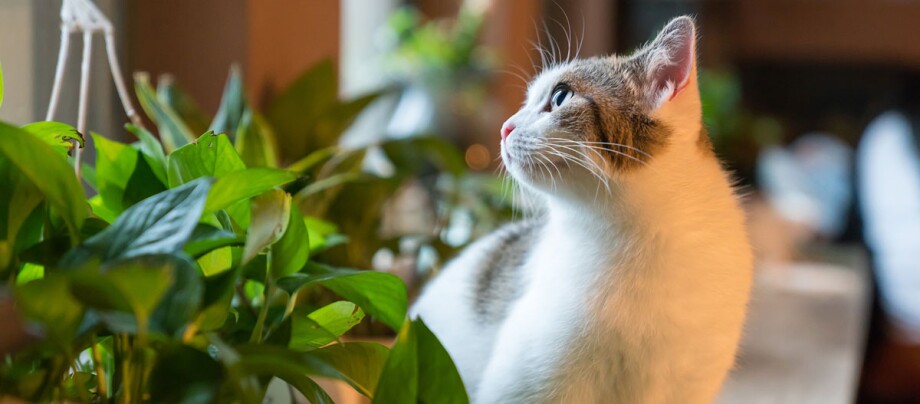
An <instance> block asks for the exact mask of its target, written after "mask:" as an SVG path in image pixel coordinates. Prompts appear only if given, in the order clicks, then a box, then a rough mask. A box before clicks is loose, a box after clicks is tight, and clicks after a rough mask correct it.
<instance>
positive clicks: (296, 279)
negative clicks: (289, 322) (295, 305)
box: [278, 263, 407, 330]
mask: <svg viewBox="0 0 920 404" xmlns="http://www.w3.org/2000/svg"><path fill="white" fill-rule="evenodd" d="M307 268H308V271H309V273H297V274H294V275H291V276H286V277H283V278H281V279H279V280H278V286H279V287H281V288H282V289H284V290H286V291H288V293H293V292H294V291H296V290H298V289H300V288H302V287H304V286H306V285H309V284H320V285H322V286H324V287H326V288H328V289H330V290H332V291H333V292H335V293H336V294H338V295H339V296H342V297H343V298H345V299H347V300H349V301H351V302H354V303H355V304H357V305H358V306H360V307H361V308H362V309H364V311H365V312H366V313H367V314H370V315H372V316H374V317H376V318H377V319H379V320H380V321H382V322H383V323H384V324H386V325H388V326H390V327H392V328H393V329H394V330H395V329H399V327H400V325H401V324H402V323H403V320H404V319H405V318H406V307H407V299H406V285H405V284H404V283H403V281H402V280H401V279H399V277H397V276H395V275H391V274H387V273H383V272H374V271H359V270H354V269H333V268H330V267H327V266H324V265H319V264H315V263H309V264H307Z"/></svg>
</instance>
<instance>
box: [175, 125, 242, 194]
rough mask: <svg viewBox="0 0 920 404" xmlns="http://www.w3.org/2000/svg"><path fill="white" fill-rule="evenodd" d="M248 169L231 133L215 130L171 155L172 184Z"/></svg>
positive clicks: (176, 184)
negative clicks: (229, 137) (216, 132)
mask: <svg viewBox="0 0 920 404" xmlns="http://www.w3.org/2000/svg"><path fill="white" fill-rule="evenodd" d="M245 168H246V165H245V164H243V160H241V159H240V156H239V155H238V154H237V153H236V150H235V149H234V148H233V145H232V144H231V143H230V140H229V139H227V136H226V135H215V134H213V133H206V134H204V135H201V137H200V138H198V140H197V141H195V142H194V143H190V144H188V145H185V146H183V147H182V148H180V149H178V150H176V151H174V152H173V153H172V154H170V155H169V157H168V158H167V174H168V177H169V186H170V187H175V186H178V185H181V184H184V183H186V182H189V181H191V180H194V179H195V178H199V177H204V176H214V177H220V176H223V175H225V174H229V173H231V172H234V171H239V170H243V169H245Z"/></svg>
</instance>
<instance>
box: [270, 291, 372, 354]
mask: <svg viewBox="0 0 920 404" xmlns="http://www.w3.org/2000/svg"><path fill="white" fill-rule="evenodd" d="M363 319H364V312H363V311H361V309H360V308H358V306H357V305H355V304H354V303H352V302H346V301H338V302H334V303H330V304H328V305H326V306H324V307H321V308H319V309H317V310H315V311H313V312H312V313H309V314H305V313H303V312H300V311H298V310H295V311H294V313H293V314H292V320H293V321H292V324H291V326H292V330H291V341H290V343H289V345H288V346H289V347H290V348H291V349H294V350H298V351H307V350H313V349H316V348H319V347H322V346H324V345H326V344H329V343H330V342H334V341H335V340H337V339H338V338H339V337H341V336H342V335H344V334H345V333H346V332H348V330H350V329H351V328H352V327H354V326H356V325H358V323H360V322H361V320H363Z"/></svg>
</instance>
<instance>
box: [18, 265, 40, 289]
mask: <svg viewBox="0 0 920 404" xmlns="http://www.w3.org/2000/svg"><path fill="white" fill-rule="evenodd" d="M44 277H45V267H44V266H42V265H36V264H31V263H26V264H24V265H23V266H22V269H21V270H19V274H18V275H16V285H22V284H26V283H29V282H32V281H34V280H38V279H42V278H44Z"/></svg>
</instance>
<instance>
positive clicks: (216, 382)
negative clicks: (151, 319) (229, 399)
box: [149, 343, 226, 403]
mask: <svg viewBox="0 0 920 404" xmlns="http://www.w3.org/2000/svg"><path fill="white" fill-rule="evenodd" d="M225 377H226V375H225V373H224V368H223V366H221V365H220V364H219V363H217V362H216V361H215V360H214V359H212V358H211V356H210V355H208V354H207V353H206V352H202V351H199V350H197V349H195V348H192V347H190V346H188V345H180V344H176V343H171V344H166V345H164V346H162V347H161V348H160V349H159V350H158V352H157V359H156V363H154V365H153V370H152V371H151V372H150V379H149V383H150V387H149V391H150V399H149V401H150V402H154V403H180V402H181V403H210V402H214V401H216V398H217V394H218V389H219V387H220V386H221V385H222V384H223V382H224V380H225Z"/></svg>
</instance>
